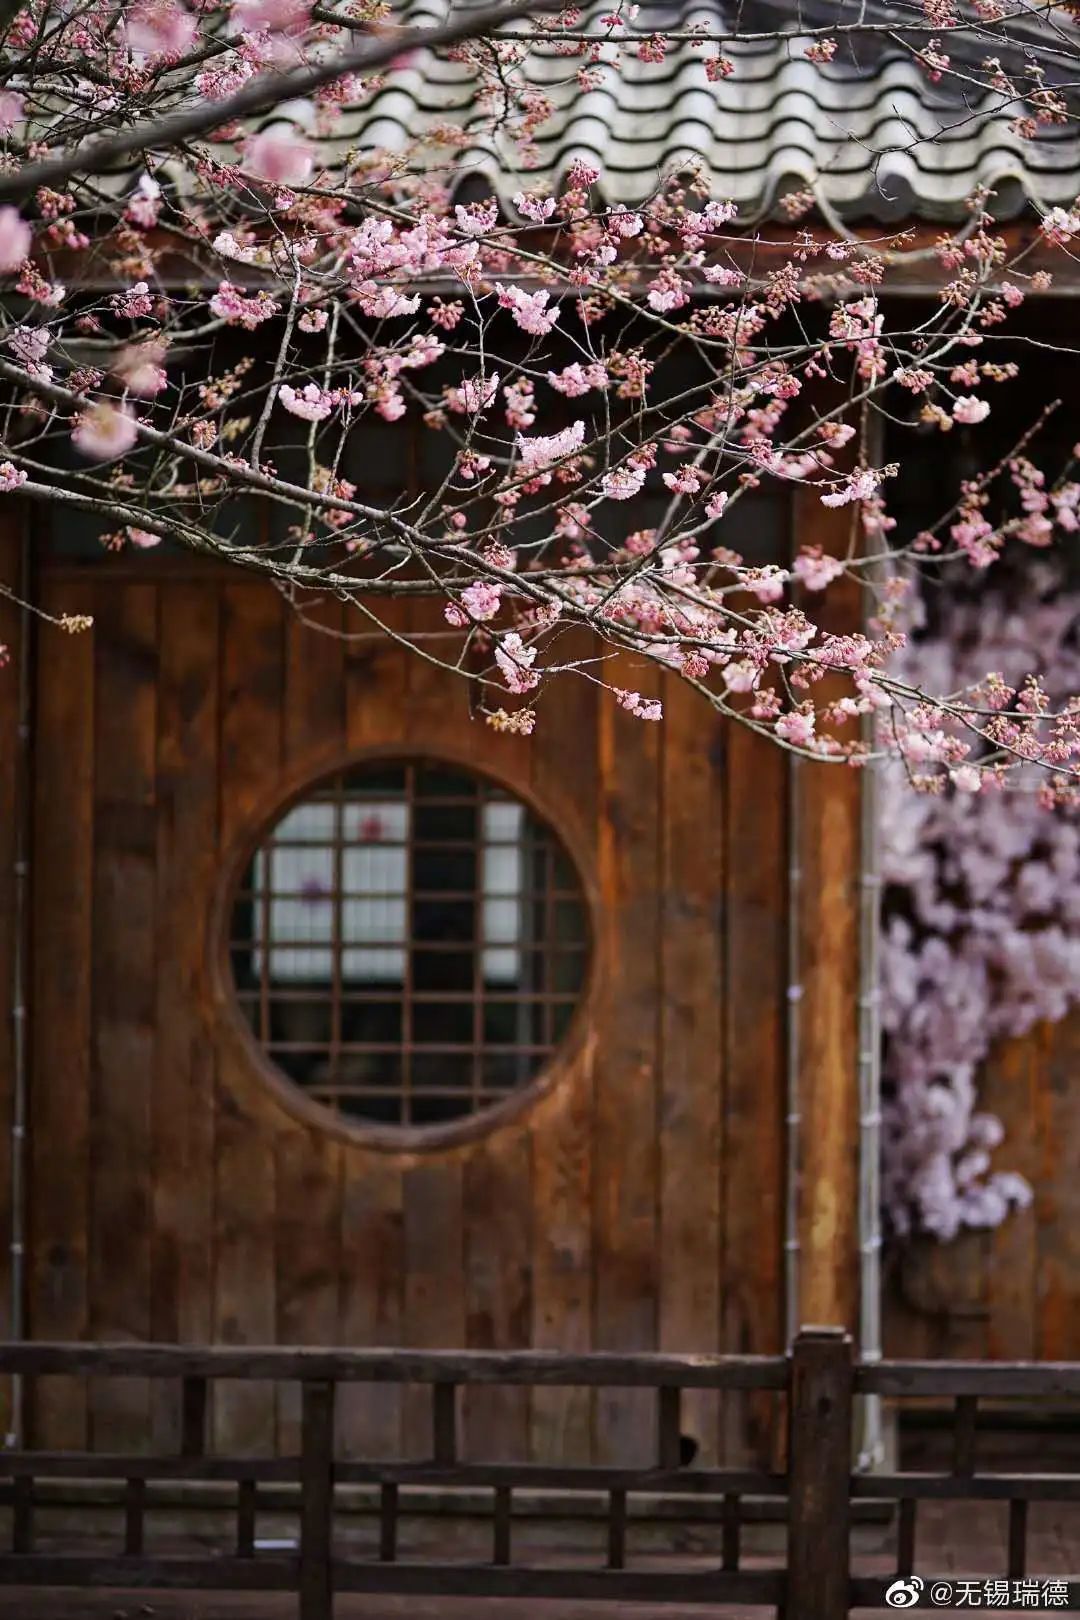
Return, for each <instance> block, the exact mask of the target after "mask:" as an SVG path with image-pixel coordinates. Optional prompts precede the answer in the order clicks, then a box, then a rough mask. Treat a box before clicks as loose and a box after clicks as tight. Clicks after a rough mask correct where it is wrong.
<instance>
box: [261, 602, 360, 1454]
mask: <svg viewBox="0 0 1080 1620" xmlns="http://www.w3.org/2000/svg"><path fill="white" fill-rule="evenodd" d="M284 615H285V627H284V628H285V691H284V712H283V734H284V735H283V758H284V763H285V766H286V769H287V770H289V771H290V772H292V771H294V770H296V769H297V768H304V767H306V768H307V770H308V771H310V773H311V775H312V776H315V775H317V774H318V771H319V769H320V764H321V763H324V762H325V761H326V760H327V759H333V760H335V761H336V760H337V759H338V758H339V757H340V755H341V752H342V748H343V744H344V737H345V679H344V675H345V644H344V641H343V640H342V631H343V626H344V618H343V611H342V606H341V603H340V602H338V601H336V600H335V599H334V598H332V597H311V598H302V599H299V600H297V601H296V602H295V603H290V604H286V606H285V608H284ZM341 1177H342V1146H341V1143H340V1142H339V1141H338V1140H337V1139H336V1138H335V1137H332V1136H330V1135H328V1134H327V1133H326V1132H325V1131H321V1130H318V1129H315V1130H307V1129H304V1128H302V1127H298V1128H295V1129H293V1128H289V1127H285V1128H283V1129H282V1130H281V1131H280V1132H278V1133H277V1135H276V1140H275V1161H274V1194H275V1199H276V1215H275V1256H274V1271H275V1294H276V1310H277V1320H276V1325H275V1338H276V1339H277V1341H278V1343H281V1344H323V1345H327V1344H335V1343H336V1342H337V1341H338V1338H339V1333H340V1329H339V1325H338V1323H339V1311H338V1305H339V1283H340V1274H341ZM277 1426H278V1433H277V1444H278V1450H279V1451H281V1452H283V1453H285V1454H286V1455H288V1454H291V1453H295V1451H296V1450H297V1447H298V1445H299V1441H300V1429H301V1413H300V1404H299V1398H298V1392H297V1391H296V1389H295V1388H289V1387H288V1386H283V1387H282V1388H280V1389H279V1390H278V1395H277Z"/></svg>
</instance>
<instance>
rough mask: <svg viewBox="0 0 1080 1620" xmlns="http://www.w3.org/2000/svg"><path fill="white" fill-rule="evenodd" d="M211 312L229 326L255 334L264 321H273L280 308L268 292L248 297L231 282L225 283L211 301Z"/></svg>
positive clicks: (221, 284)
mask: <svg viewBox="0 0 1080 1620" xmlns="http://www.w3.org/2000/svg"><path fill="white" fill-rule="evenodd" d="M210 312H211V314H212V315H216V316H217V317H218V319H219V320H221V321H224V322H225V324H226V325H227V326H242V327H244V329H245V330H246V331H248V332H253V331H254V330H255V328H256V327H257V326H261V325H262V323H263V321H269V320H273V318H274V316H275V315H276V314H277V313H278V306H277V304H276V302H275V301H274V299H273V298H272V297H271V296H270V294H269V293H268V292H258V293H254V294H252V295H251V296H250V297H248V296H247V295H246V294H245V293H244V292H243V291H242V290H241V289H240V288H239V287H234V286H233V284H232V282H231V281H223V282H221V283H220V285H219V286H218V290H217V292H216V293H215V294H214V296H213V297H212V298H211V300H210Z"/></svg>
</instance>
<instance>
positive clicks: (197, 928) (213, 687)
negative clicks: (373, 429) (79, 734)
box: [151, 582, 219, 1449]
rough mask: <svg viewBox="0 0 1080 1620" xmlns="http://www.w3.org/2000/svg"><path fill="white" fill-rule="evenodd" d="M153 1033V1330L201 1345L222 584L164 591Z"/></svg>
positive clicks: (166, 1391) (161, 1388) (205, 1315)
mask: <svg viewBox="0 0 1080 1620" xmlns="http://www.w3.org/2000/svg"><path fill="white" fill-rule="evenodd" d="M159 613H160V668H159V677H158V756H157V795H158V803H157V868H158V907H157V960H158V974H157V987H156V990H157V995H156V1017H157V1039H156V1048H155V1057H156V1071H155V1077H154V1094H153V1142H154V1151H153V1167H154V1168H153V1238H152V1249H151V1258H152V1296H151V1298H152V1310H151V1332H152V1335H153V1337H154V1338H155V1339H162V1340H165V1341H166V1342H171V1343H185V1342H186V1343H195V1344H199V1343H205V1342H206V1341H207V1340H209V1338H210V1337H211V1333H212V1328H213V1214H214V1183H213V1177H214V1067H215V1057H214V1048H213V1041H212V1037H211V1034H210V1030H209V1027H208V1022H207V1004H208V991H207V986H206V983H205V968H204V963H205V958H206V949H207V943H208V942H207V923H208V918H209V915H210V908H211V902H212V897H213V890H214V884H215V882H216V880H217V873H218V681H217V672H218V650H219V643H218V636H219V617H218V592H217V587H216V586H215V585H214V584H212V583H210V582H206V583H204V584H198V585H194V584H193V585H189V584H181V583H179V582H177V583H176V584H172V585H169V586H168V587H166V588H164V589H162V591H161V596H160V607H159ZM177 1399H178V1391H176V1390H175V1389H172V1388H171V1387H170V1386H169V1384H168V1382H167V1381H165V1380H158V1381H156V1382H155V1383H154V1384H153V1385H152V1386H151V1400H152V1403H153V1423H154V1434H155V1449H162V1448H163V1447H165V1446H167V1445H171V1444H172V1443H173V1440H174V1437H175V1424H176V1420H177V1410H176V1402H177Z"/></svg>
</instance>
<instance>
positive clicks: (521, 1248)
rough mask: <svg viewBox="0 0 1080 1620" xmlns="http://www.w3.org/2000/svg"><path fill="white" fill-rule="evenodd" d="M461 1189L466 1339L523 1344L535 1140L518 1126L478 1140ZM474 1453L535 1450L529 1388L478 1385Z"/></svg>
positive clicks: (469, 1425) (501, 1457)
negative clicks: (531, 1439) (531, 1438)
mask: <svg viewBox="0 0 1080 1620" xmlns="http://www.w3.org/2000/svg"><path fill="white" fill-rule="evenodd" d="M463 1174H464V1185H463V1189H462V1220H463V1227H464V1275H465V1342H466V1344H467V1345H468V1346H469V1348H470V1349H476V1350H513V1349H524V1348H525V1347H526V1346H527V1345H528V1343H529V1332H530V1327H531V1318H532V1299H531V1287H530V1283H531V1278H530V1270H531V1267H530V1264H529V1260H530V1254H531V1247H532V1230H531V1226H532V1139H531V1137H530V1134H529V1132H528V1130H527V1129H523V1128H520V1127H519V1128H511V1129H509V1130H504V1131H500V1132H499V1133H497V1135H496V1136H495V1137H493V1138H492V1139H490V1140H488V1141H484V1142H482V1143H480V1144H478V1146H477V1148H476V1150H475V1151H474V1152H472V1153H471V1154H470V1155H469V1156H468V1158H467V1159H466V1161H465V1166H464V1172H463ZM463 1419H464V1429H465V1438H466V1445H467V1450H466V1452H465V1455H466V1456H468V1457H476V1458H482V1459H484V1460H487V1461H492V1462H503V1461H519V1462H520V1461H521V1460H522V1459H524V1458H525V1457H527V1456H528V1455H529V1391H528V1390H527V1389H488V1390H482V1391H481V1390H473V1391H469V1392H468V1393H467V1394H466V1397H465V1399H464V1401H463Z"/></svg>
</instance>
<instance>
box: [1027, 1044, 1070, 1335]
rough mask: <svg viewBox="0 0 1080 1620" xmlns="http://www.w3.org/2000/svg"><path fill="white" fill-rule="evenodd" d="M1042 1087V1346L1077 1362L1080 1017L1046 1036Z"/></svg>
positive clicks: (1039, 1203)
mask: <svg viewBox="0 0 1080 1620" xmlns="http://www.w3.org/2000/svg"><path fill="white" fill-rule="evenodd" d="M1043 1038H1044V1040H1045V1046H1044V1052H1045V1067H1044V1069H1043V1079H1042V1084H1041V1086H1040V1093H1041V1095H1040V1101H1039V1114H1040V1119H1039V1135H1040V1142H1041V1167H1040V1171H1039V1174H1038V1177H1037V1179H1036V1182H1035V1187H1036V1218H1037V1223H1038V1285H1037V1286H1038V1307H1039V1320H1038V1341H1037V1347H1036V1354H1037V1355H1038V1356H1039V1357H1041V1358H1042V1359H1045V1360H1059V1359H1067V1358H1070V1357H1075V1356H1076V1354H1077V1346H1078V1345H1080V1292H1078V1291H1077V1287H1076V1279H1077V1276H1080V1176H1078V1175H1077V1173H1076V1168H1077V1165H1078V1164H1080V1117H1078V1116H1080V1110H1078V1109H1077V1106H1076V1076H1077V1072H1078V1067H1080V1013H1077V1012H1073V1013H1072V1014H1071V1015H1070V1016H1069V1017H1068V1018H1066V1019H1064V1020H1063V1021H1062V1022H1061V1023H1060V1024H1056V1025H1054V1026H1053V1027H1052V1028H1051V1029H1050V1030H1049V1031H1047V1032H1045V1034H1044V1037H1043Z"/></svg>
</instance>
